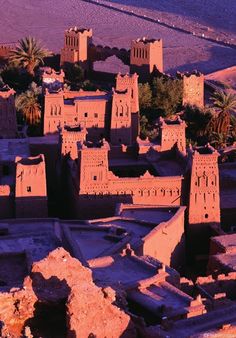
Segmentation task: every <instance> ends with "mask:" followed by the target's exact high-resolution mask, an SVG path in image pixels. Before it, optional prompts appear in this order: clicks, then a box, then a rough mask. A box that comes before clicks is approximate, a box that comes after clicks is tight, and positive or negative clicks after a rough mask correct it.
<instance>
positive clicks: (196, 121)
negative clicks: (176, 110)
mask: <svg viewBox="0 0 236 338" xmlns="http://www.w3.org/2000/svg"><path fill="white" fill-rule="evenodd" d="M182 118H183V119H184V120H185V122H186V124H187V128H186V138H187V139H188V140H189V142H190V143H191V144H196V143H199V144H204V143H206V142H207V141H208V139H207V134H208V131H207V126H208V124H209V121H211V119H212V114H211V112H210V111H209V110H207V111H205V110H202V109H200V108H198V107H192V106H186V108H185V111H184V115H183V116H182Z"/></svg>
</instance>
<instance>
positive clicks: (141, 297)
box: [128, 281, 193, 317]
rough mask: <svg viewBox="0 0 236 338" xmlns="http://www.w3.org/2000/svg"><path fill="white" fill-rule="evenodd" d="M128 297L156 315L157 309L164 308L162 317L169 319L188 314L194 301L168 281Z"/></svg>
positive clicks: (135, 292) (152, 285)
mask: <svg viewBox="0 0 236 338" xmlns="http://www.w3.org/2000/svg"><path fill="white" fill-rule="evenodd" d="M128 297H129V299H131V300H133V301H135V303H138V304H140V305H141V306H143V307H144V308H146V309H148V310H149V311H150V312H153V313H154V314H156V312H157V309H160V308H161V307H164V313H163V314H162V315H168V317H171V316H176V315H181V314H184V313H187V312H188V311H187V307H188V306H189V305H190V302H191V301H192V300H193V299H192V297H190V296H188V295H187V294H184V293H183V292H181V291H180V290H179V289H177V288H176V287H174V286H173V285H171V284H169V283H168V282H166V281H163V282H160V283H156V284H151V285H150V286H148V287H147V288H142V289H139V290H132V291H129V293H128Z"/></svg>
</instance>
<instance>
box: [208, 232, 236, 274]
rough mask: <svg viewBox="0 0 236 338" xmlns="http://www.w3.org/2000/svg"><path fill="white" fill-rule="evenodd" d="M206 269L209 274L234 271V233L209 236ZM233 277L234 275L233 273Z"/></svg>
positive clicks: (235, 250)
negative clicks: (208, 253)
mask: <svg viewBox="0 0 236 338" xmlns="http://www.w3.org/2000/svg"><path fill="white" fill-rule="evenodd" d="M207 270H208V273H210V274H221V273H229V272H236V234H235V233H232V234H224V235H221V236H216V237H212V238H211V241H210V255H209V262H208V268H207ZM234 277H236V276H235V274H234Z"/></svg>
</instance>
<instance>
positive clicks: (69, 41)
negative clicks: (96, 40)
mask: <svg viewBox="0 0 236 338" xmlns="http://www.w3.org/2000/svg"><path fill="white" fill-rule="evenodd" d="M92 34H93V32H92V29H79V28H78V27H74V28H69V29H67V30H66V31H65V37H64V47H63V48H62V50H61V62H60V63H61V66H63V64H64V63H76V62H79V63H80V65H81V66H82V68H84V69H85V70H88V69H89V60H88V46H89V44H90V43H91V42H92Z"/></svg>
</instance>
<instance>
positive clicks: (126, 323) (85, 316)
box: [0, 248, 136, 338]
mask: <svg viewBox="0 0 236 338" xmlns="http://www.w3.org/2000/svg"><path fill="white" fill-rule="evenodd" d="M115 298H116V296H115V293H114V291H113V290H112V289H109V288H106V289H105V290H104V289H101V288H99V287H97V286H96V285H95V284H94V283H93V280H92V273H91V271H90V270H89V269H88V268H85V267H84V266H82V264H81V263H80V262H79V261H78V260H77V259H75V258H72V257H71V256H70V255H69V253H68V252H67V251H65V250H64V249H62V248H58V249H56V250H54V251H52V252H51V253H50V254H49V255H48V257H46V258H45V259H43V260H42V261H40V262H38V263H35V264H33V266H32V270H31V274H30V276H29V277H26V278H25V280H24V286H23V288H22V289H21V290H19V289H17V290H10V292H9V293H2V294H1V293H0V319H1V322H0V323H1V326H2V328H1V326H0V332H1V335H0V336H1V337H4V338H5V337H11V338H19V337H26V336H28V335H31V334H32V336H41V337H43V338H47V337H49V336H50V337H55V338H61V337H68V338H76V337H80V338H83V337H84V338H87V337H96V338H100V337H101V338H104V337H111V338H112V337H113V338H116V337H117V338H118V337H135V336H136V333H135V329H134V325H133V323H132V321H131V319H130V317H129V315H128V314H126V313H125V312H124V311H122V310H121V309H119V308H118V307H116V306H115V305H113V303H114V302H115ZM63 323H64V324H65V325H64V326H63ZM54 324H55V325H54ZM58 325H59V329H58ZM56 330H58V331H56ZM63 330H64V331H63ZM26 332H28V333H27V335H26Z"/></svg>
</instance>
